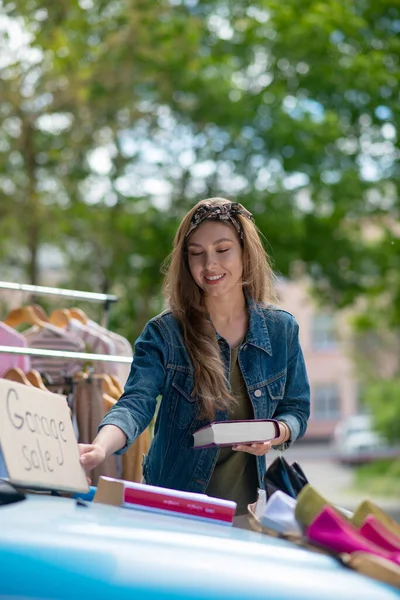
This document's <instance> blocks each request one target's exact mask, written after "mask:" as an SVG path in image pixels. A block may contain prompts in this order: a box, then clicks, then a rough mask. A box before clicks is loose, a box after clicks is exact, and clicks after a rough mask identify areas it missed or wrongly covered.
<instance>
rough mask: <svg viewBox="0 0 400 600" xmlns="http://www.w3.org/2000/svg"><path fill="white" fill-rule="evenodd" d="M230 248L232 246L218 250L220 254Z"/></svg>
mask: <svg viewBox="0 0 400 600" xmlns="http://www.w3.org/2000/svg"><path fill="white" fill-rule="evenodd" d="M228 250H230V248H223V249H221V250H217V252H218V254H221V253H222V252H228Z"/></svg>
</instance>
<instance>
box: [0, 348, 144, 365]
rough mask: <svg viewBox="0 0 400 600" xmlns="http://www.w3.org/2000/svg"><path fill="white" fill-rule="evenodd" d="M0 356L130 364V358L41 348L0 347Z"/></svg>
mask: <svg viewBox="0 0 400 600" xmlns="http://www.w3.org/2000/svg"><path fill="white" fill-rule="evenodd" d="M0 354H18V355H26V356H47V357H49V358H67V359H75V360H76V359H78V360H101V361H103V362H119V363H129V364H130V363H131V362H132V357H131V356H113V355H110V354H90V353H87V352H67V351H63V350H45V349H42V348H22V347H21V348H18V347H17V346H0Z"/></svg>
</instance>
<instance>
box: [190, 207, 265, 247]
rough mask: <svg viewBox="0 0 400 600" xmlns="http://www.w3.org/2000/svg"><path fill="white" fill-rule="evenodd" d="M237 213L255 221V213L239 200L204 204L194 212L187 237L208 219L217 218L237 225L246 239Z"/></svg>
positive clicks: (239, 232)
mask: <svg viewBox="0 0 400 600" xmlns="http://www.w3.org/2000/svg"><path fill="white" fill-rule="evenodd" d="M236 215H242V216H243V217H246V219H250V220H251V221H254V219H253V215H252V214H251V212H249V211H248V210H246V209H245V207H244V206H242V205H241V204H239V202H227V203H226V204H216V205H210V204H202V205H201V206H199V208H198V209H197V210H196V212H195V213H194V215H193V217H192V220H191V223H190V227H189V231H188V232H187V234H186V236H185V237H188V235H190V234H191V233H192V231H193V229H196V227H198V226H199V225H200V223H202V222H203V221H206V220H207V219H215V220H221V221H229V222H230V223H232V225H233V226H234V227H235V229H236V231H237V232H238V234H239V237H240V239H241V240H242V242H243V240H244V235H243V229H242V226H241V224H240V222H239V220H238V219H236Z"/></svg>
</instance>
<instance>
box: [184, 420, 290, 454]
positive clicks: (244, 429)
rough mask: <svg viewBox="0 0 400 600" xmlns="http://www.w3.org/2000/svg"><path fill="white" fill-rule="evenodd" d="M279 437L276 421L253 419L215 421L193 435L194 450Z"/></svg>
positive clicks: (267, 440)
mask: <svg viewBox="0 0 400 600" xmlns="http://www.w3.org/2000/svg"><path fill="white" fill-rule="evenodd" d="M277 437H279V425H278V422H277V421H276V420H275V419H252V420H247V421H214V422H213V423H210V424H209V425H206V427H202V428H201V429H198V430H197V431H195V433H194V434H193V438H194V445H193V447H194V448H209V447H212V446H236V444H255V443H257V442H269V441H270V440H273V439H275V438H277Z"/></svg>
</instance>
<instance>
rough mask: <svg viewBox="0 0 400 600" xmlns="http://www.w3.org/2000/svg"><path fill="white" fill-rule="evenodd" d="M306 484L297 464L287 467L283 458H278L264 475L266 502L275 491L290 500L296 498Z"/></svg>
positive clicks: (305, 479)
mask: <svg viewBox="0 0 400 600" xmlns="http://www.w3.org/2000/svg"><path fill="white" fill-rule="evenodd" d="M307 483H308V480H307V477H306V476H305V474H304V472H303V469H302V468H301V467H300V465H299V464H298V463H297V462H294V463H293V464H292V465H289V463H288V462H287V461H286V460H285V459H284V458H283V456H278V457H277V458H276V459H275V460H274V461H273V462H272V463H271V464H270V466H269V467H268V469H267V470H266V472H265V474H264V486H265V492H266V496H267V500H268V499H269V498H270V497H271V496H272V494H273V493H274V492H276V491H277V490H281V491H282V492H284V493H285V494H287V495H288V496H291V497H292V498H297V495H298V494H299V493H300V491H301V490H302V489H303V487H304V486H305V485H306V484H307Z"/></svg>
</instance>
